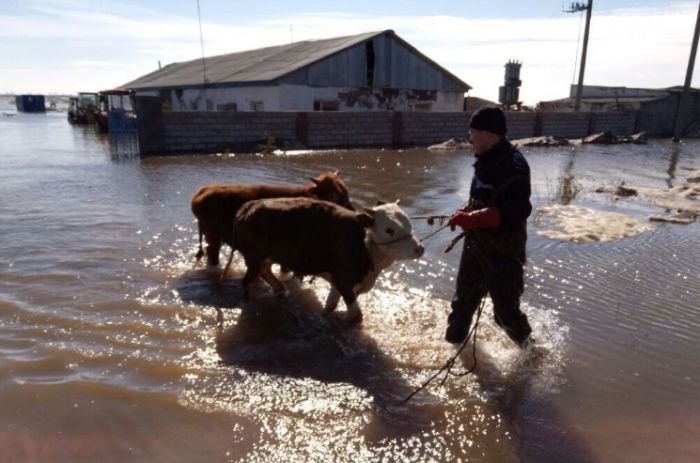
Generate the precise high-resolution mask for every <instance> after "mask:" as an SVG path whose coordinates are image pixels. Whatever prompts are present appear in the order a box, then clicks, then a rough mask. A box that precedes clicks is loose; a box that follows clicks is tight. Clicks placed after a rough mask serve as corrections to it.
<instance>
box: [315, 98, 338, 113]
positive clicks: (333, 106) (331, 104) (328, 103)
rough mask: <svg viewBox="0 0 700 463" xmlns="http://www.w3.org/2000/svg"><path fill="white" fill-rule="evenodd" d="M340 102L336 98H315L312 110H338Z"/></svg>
mask: <svg viewBox="0 0 700 463" xmlns="http://www.w3.org/2000/svg"><path fill="white" fill-rule="evenodd" d="M339 107H340V103H338V100H316V101H314V111H338V109H339Z"/></svg>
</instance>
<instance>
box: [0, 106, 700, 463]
mask: <svg viewBox="0 0 700 463" xmlns="http://www.w3.org/2000/svg"><path fill="white" fill-rule="evenodd" d="M130 147H133V145H130V144H129V143H123V144H119V145H111V144H110V141H109V138H108V137H105V136H102V135H96V134H95V133H93V131H92V129H91V128H84V127H72V126H70V125H69V124H68V123H67V122H66V119H65V115H62V114H40V115H30V114H18V115H16V116H14V117H5V116H3V117H0V237H1V239H2V242H1V246H0V416H1V417H2V419H1V420H0V461H2V462H71V463H76V462H95V461H100V462H102V463H108V462H119V463H125V462H146V461H149V462H151V461H152V462H160V461H163V462H165V461H167V462H219V461H221V462H224V461H241V462H285V463H286V462H296V461H306V462H316V461H318V462H326V461H335V462H351V461H352V462H378V461H381V462H394V461H405V462H431V461H434V462H456V461H476V462H479V461H483V462H496V463H500V462H515V461H526V462H538V463H540V462H562V461H567V462H634V463H639V462H657V461H672V462H695V461H698V459H700V442H699V441H698V439H697V437H698V435H700V362H699V361H698V353H699V352H700V336H698V332H699V331H700V310H698V309H699V307H698V305H699V304H698V301H700V233H699V231H700V224H698V223H697V222H696V223H694V224H691V225H687V226H683V225H672V224H654V225H653V229H652V230H650V231H646V232H644V233H641V234H639V235H637V236H634V237H631V238H626V239H623V240H620V241H615V242H611V243H586V244H574V243H569V242H564V241H556V240H552V239H548V238H544V237H541V236H538V235H537V231H538V230H540V229H541V227H542V226H543V225H542V224H541V223H540V221H538V220H536V219H535V218H534V217H533V218H531V220H530V222H529V228H530V238H529V242H528V253H529V262H528V268H527V277H526V278H527V280H526V289H525V295H524V297H523V309H524V310H525V311H526V312H527V314H528V316H529V317H530V320H531V324H532V325H533V329H534V335H535V337H536V340H537V345H536V347H535V348H534V349H533V350H532V351H528V352H525V353H521V352H520V351H519V350H518V349H517V348H515V347H514V345H513V344H512V343H511V342H510V341H509V340H508V339H507V338H506V336H505V335H504V334H503V332H501V331H500V330H499V329H497V328H496V326H495V324H494V322H493V319H492V312H491V307H490V303H487V304H486V306H485V309H484V317H482V322H481V323H480V328H479V337H478V349H477V354H476V355H477V358H478V366H477V369H476V371H475V372H474V373H473V374H471V375H467V376H461V377H460V376H450V377H449V378H448V379H447V380H446V381H445V382H444V384H442V385H441V384H440V383H439V381H436V382H434V383H433V384H432V385H431V386H429V387H428V388H427V389H426V390H424V391H422V392H420V393H418V394H417V395H416V396H415V397H414V398H413V399H412V400H411V401H410V402H408V404H406V405H405V406H400V407H397V406H394V404H395V403H396V402H397V401H399V400H401V399H402V398H403V397H405V396H406V395H408V394H409V393H411V392H412V391H413V390H414V388H416V387H418V386H419V385H420V384H421V383H422V382H423V381H425V380H426V379H427V378H428V377H430V376H431V375H432V374H433V373H435V372H436V371H437V370H438V369H440V368H441V367H442V366H443V365H444V363H445V362H446V360H447V359H448V358H449V357H450V356H451V355H453V353H454V352H455V348H454V347H453V346H451V345H449V344H447V343H446V342H444V341H443V339H442V337H443V333H444V328H445V322H446V318H447V314H448V310H449V299H450V297H451V293H452V289H453V285H454V277H455V275H456V266H457V263H458V259H459V248H458V249H456V250H454V251H452V252H451V253H449V254H443V253H442V249H443V248H444V246H445V245H446V244H447V242H448V241H449V239H450V232H449V231H444V232H441V233H439V234H438V235H436V237H435V238H433V239H430V240H428V241H427V242H426V245H427V246H426V253H425V255H424V256H423V257H422V258H421V259H420V260H417V261H410V262H402V263H399V264H395V265H394V266H393V267H392V268H390V269H389V271H387V272H385V273H384V274H383V276H382V277H381V278H380V280H379V283H378V284H377V286H376V287H375V288H374V289H373V290H372V291H371V292H370V293H368V294H367V295H364V296H362V297H361V298H360V303H361V306H362V308H363V312H364V323H363V326H362V328H361V329H352V330H343V329H342V328H339V327H338V324H337V323H333V322H332V321H329V320H327V319H325V318H324V317H323V316H322V315H321V314H320V309H321V306H322V301H323V300H324V298H325V295H326V294H327V292H328V286H327V284H325V283H324V282H322V281H320V280H315V281H314V282H309V281H308V280H307V281H306V282H304V283H302V284H299V283H295V282H290V284H289V286H290V288H291V292H290V295H289V296H288V297H287V298H286V299H280V298H276V297H275V296H273V295H272V294H271V292H270V291H269V290H267V291H262V294H260V297H259V299H258V300H257V301H255V302H252V303H246V302H244V301H243V300H242V298H241V291H240V278H241V275H242V272H243V270H244V266H243V264H242V263H241V261H240V259H237V260H236V261H235V269H234V271H233V272H232V273H231V274H229V275H228V277H227V279H226V281H225V282H224V283H223V284H220V283H219V274H220V270H219V269H206V268H203V267H199V268H196V269H193V263H194V256H195V252H196V249H197V237H196V234H197V233H196V224H195V222H194V217H193V216H192V214H191V212H190V209H189V201H190V197H191V195H192V194H193V193H194V191H195V190H196V189H197V188H198V187H199V186H201V185H204V184H207V183H211V182H274V183H288V184H301V183H305V182H306V180H307V178H308V177H310V176H313V175H316V174H317V173H319V172H321V171H326V170H334V169H340V171H341V175H342V176H343V178H344V179H345V181H346V183H347V185H348V187H349V189H350V192H351V196H352V198H353V200H354V201H355V202H356V203H358V204H367V205H371V204H374V202H375V201H376V200H378V199H382V200H394V199H397V198H398V199H400V200H401V205H402V207H403V208H404V209H405V211H406V212H407V213H408V214H409V215H412V216H413V215H424V214H438V213H449V212H451V211H453V210H454V209H456V208H457V207H459V206H460V205H461V204H462V203H463V202H464V201H465V200H466V197H467V194H468V187H469V182H470V179H471V163H472V161H473V158H472V157H471V156H470V155H469V154H468V153H466V152H449V153H435V152H429V151H427V150H405V151H388V150H387V151H381V150H375V151H335V152H325V153H312V154H301V155H295V156H289V155H287V156H265V157H263V156H258V155H242V154H238V155H219V156H217V155H211V156H172V157H154V158H148V159H139V158H138V157H137V156H134V155H133V153H132V152H131V151H130ZM526 156H527V159H528V161H529V162H530V165H531V168H532V172H533V191H534V196H533V204H534V206H535V207H542V206H546V205H552V204H557V203H561V202H566V203H568V202H571V203H572V204H578V205H583V206H586V207H591V208H598V209H603V210H606V211H615V212H622V213H625V214H628V215H631V216H634V217H637V218H641V219H643V220H646V217H647V216H648V215H650V214H658V213H663V212H664V211H663V210H662V209H661V208H660V207H658V206H652V205H647V204H644V203H641V202H639V201H637V200H635V199H621V200H619V201H613V200H612V199H611V198H610V197H609V196H608V195H601V194H597V193H594V190H595V188H596V187H598V186H601V185H616V184H620V183H621V182H625V184H626V185H639V186H653V187H668V186H675V185H678V184H682V183H683V179H684V177H685V176H686V175H687V174H688V173H689V172H690V170H693V169H698V168H700V142H698V141H691V142H688V143H685V144H681V145H672V144H671V143H669V142H667V141H665V140H664V141H655V142H654V143H651V144H649V145H646V146H612V147H605V146H586V147H579V148H577V149H575V150H572V149H570V148H566V149H559V148H557V149H542V148H537V149H532V150H528V151H526ZM415 228H416V230H417V234H418V235H419V236H425V235H427V234H428V233H429V232H430V231H431V230H433V229H434V227H430V226H429V225H428V224H427V223H425V222H422V221H416V222H415ZM342 310H344V307H343V305H342V303H341V306H340V307H339V311H342ZM471 363H472V354H471V348H468V349H466V350H465V352H464V353H463V354H462V356H461V358H460V361H458V362H457V364H456V365H455V369H454V371H455V372H457V373H459V372H460V371H463V369H464V367H465V366H466V367H469V366H470V365H471Z"/></svg>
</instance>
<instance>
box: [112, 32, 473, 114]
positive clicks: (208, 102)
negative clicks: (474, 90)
mask: <svg viewBox="0 0 700 463" xmlns="http://www.w3.org/2000/svg"><path fill="white" fill-rule="evenodd" d="M124 88H129V89H133V90H135V92H136V95H137V96H141V95H144V96H148V95H150V96H160V97H161V98H163V101H164V107H165V109H166V110H172V111H297V112H311V111H414V112H460V111H462V110H463V101H464V94H465V92H467V91H469V89H470V88H471V87H470V86H469V85H468V84H466V83H465V82H463V81H462V80H460V79H459V78H457V77H456V76H454V75H453V74H451V73H450V72H449V71H447V70H446V69H444V68H442V67H441V66H439V65H438V64H437V63H435V62H434V61H432V60H431V59H430V58H428V57H426V56H425V55H423V54H422V53H420V52H419V51H418V50H416V49H415V48H414V47H413V46H411V45H410V44H408V43H407V42H406V41H404V40H403V39H401V38H400V37H399V36H397V35H396V34H395V33H394V32H393V31H391V30H388V31H382V32H373V33H367V34H360V35H355V36H350V37H339V38H334V39H326V40H317V41H307V42H297V43H292V44H288V45H282V46H278V47H268V48H262V49H258V50H251V51H246V52H240V53H232V54H228V55H221V56H214V57H209V58H205V59H204V60H202V59H197V60H192V61H188V62H185V63H174V64H170V65H168V66H165V67H164V68H162V69H159V70H158V71H155V72H153V73H151V74H147V75H145V76H142V77H140V78H138V79H136V80H134V81H132V82H129V83H127V84H125V85H124Z"/></svg>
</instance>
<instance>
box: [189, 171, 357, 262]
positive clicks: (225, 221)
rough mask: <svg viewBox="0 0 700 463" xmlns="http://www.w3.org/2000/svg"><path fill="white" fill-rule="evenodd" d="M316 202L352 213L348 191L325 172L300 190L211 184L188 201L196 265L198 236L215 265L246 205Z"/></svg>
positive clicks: (271, 186)
mask: <svg viewBox="0 0 700 463" xmlns="http://www.w3.org/2000/svg"><path fill="white" fill-rule="evenodd" d="M299 196H302V197H307V198H317V199H323V200H327V201H331V202H334V203H337V204H340V205H341V206H343V207H346V208H348V209H351V210H352V209H353V207H352V205H351V204H350V199H349V197H348V190H347V188H346V187H345V184H344V183H343V181H342V180H341V179H340V177H339V176H338V172H337V171H336V172H325V173H323V174H321V175H319V176H317V177H315V178H312V179H311V183H309V184H308V185H306V186H303V187H294V186H284V185H249V184H213V185H207V186H204V187H202V188H200V189H199V191H197V193H195V195H194V196H193V197H192V213H193V214H194V215H195V217H197V222H198V226H199V251H198V252H197V263H198V262H199V260H200V259H201V258H202V256H203V255H204V251H203V250H202V235H204V237H205V238H206V239H207V263H208V264H209V265H219V250H220V249H221V245H222V244H223V243H225V244H228V245H229V246H231V245H232V242H233V241H232V240H233V220H234V218H235V217H236V212H237V211H238V209H239V208H240V207H241V206H242V205H243V204H244V203H245V202H247V201H251V200H253V199H262V198H279V197H299ZM195 265H196V264H195Z"/></svg>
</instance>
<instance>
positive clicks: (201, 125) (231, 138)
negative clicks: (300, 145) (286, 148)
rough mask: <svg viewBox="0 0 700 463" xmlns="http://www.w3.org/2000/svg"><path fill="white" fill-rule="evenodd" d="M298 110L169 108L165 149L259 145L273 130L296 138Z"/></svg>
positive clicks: (280, 138) (282, 136)
mask: <svg viewBox="0 0 700 463" xmlns="http://www.w3.org/2000/svg"><path fill="white" fill-rule="evenodd" d="M295 122H296V114H295V113H265V112H257V113H256V112H204V111H191V112H180V111H175V112H166V113H163V115H162V123H163V128H162V141H161V149H162V150H163V151H165V152H213V151H218V150H225V149H255V148H256V147H257V145H258V144H260V143H261V142H262V140H263V134H264V133H265V132H270V133H271V134H272V135H273V136H274V137H275V138H276V139H277V141H278V143H279V142H280V141H283V140H295V139H296V131H295Z"/></svg>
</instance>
